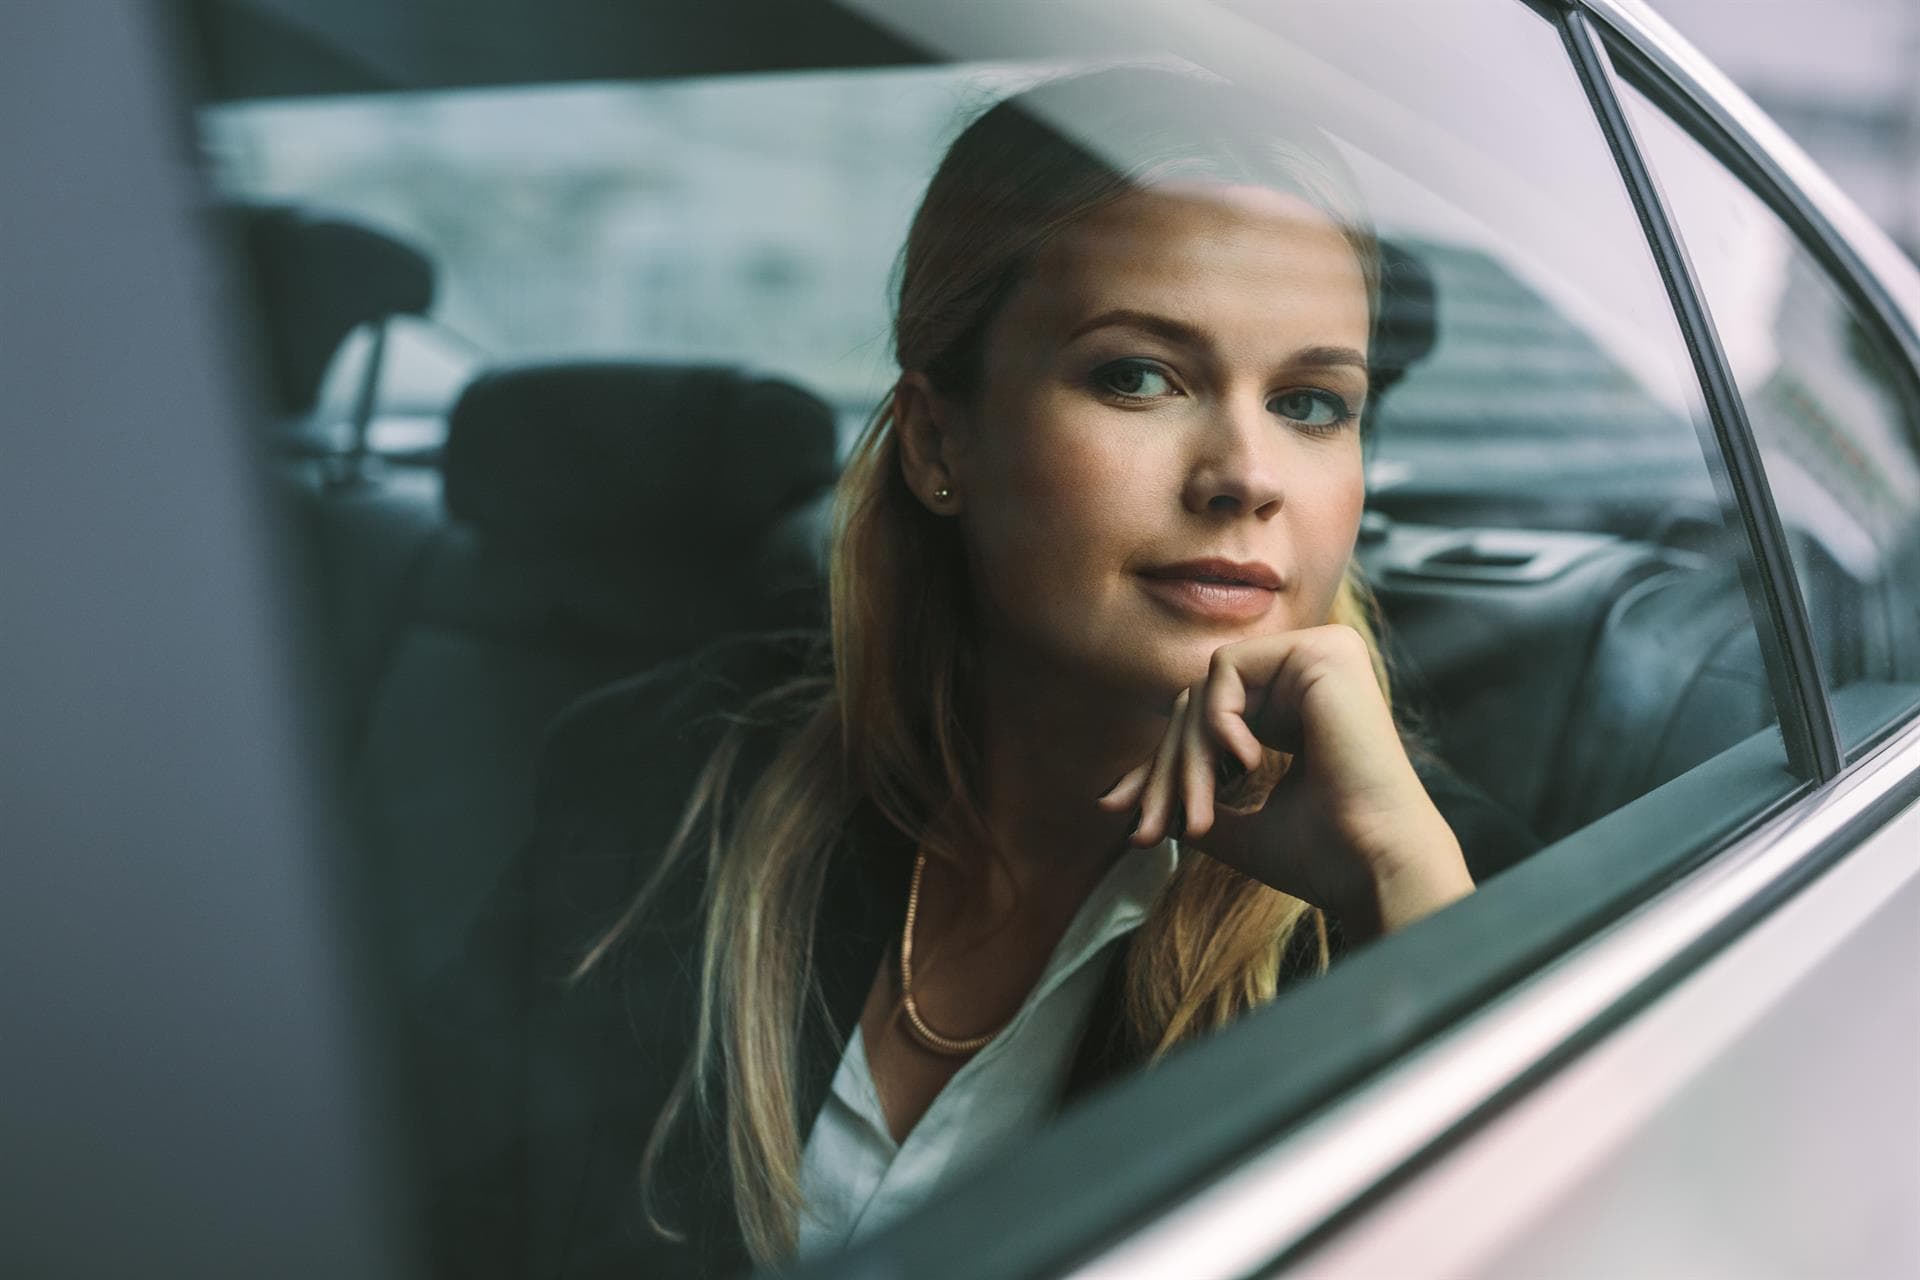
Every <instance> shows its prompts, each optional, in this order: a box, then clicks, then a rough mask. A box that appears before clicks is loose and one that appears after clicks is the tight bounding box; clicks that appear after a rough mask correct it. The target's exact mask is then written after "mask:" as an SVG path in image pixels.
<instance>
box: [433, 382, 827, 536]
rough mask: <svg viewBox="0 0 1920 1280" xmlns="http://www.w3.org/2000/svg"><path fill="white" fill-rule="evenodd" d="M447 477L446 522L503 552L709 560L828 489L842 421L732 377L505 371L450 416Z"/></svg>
mask: <svg viewBox="0 0 1920 1280" xmlns="http://www.w3.org/2000/svg"><path fill="white" fill-rule="evenodd" d="M441 470H442V472H443V474H444V479H445V489H444V492H445V500H446V504H447V510H448V511H449V512H450V513H451V514H452V515H453V516H454V517H455V518H456V519H458V520H462V521H465V522H466V523H468V524H471V525H474V526H476V527H477V528H478V529H480V530H481V531H482V532H483V533H484V534H485V535H487V536H488V537H489V538H490V539H493V540H495V541H497V542H499V543H502V544H504V545H510V546H516V547H524V548H532V549H539V550H547V551H555V550H569V551H579V552H585V553H590V554H594V555H607V554H616V555H618V554H631V553H633V552H635V551H644V552H646V553H647V554H650V555H659V554H667V555H672V556H675V557H679V558H683V559H684V558H689V557H694V558H698V557H700V556H701V555H702V554H703V552H706V551H726V550H735V549H738V548H740V547H743V546H745V545H746V544H748V543H749V542H751V541H753V540H754V539H756V538H757V537H758V536H759V535H760V534H761V533H762V532H763V531H764V530H765V529H766V527H767V526H768V525H769V524H770V523H772V521H773V520H774V519H775V518H776V517H778V516H779V515H780V514H781V512H783V511H784V510H786V509H787V508H789V507H791V506H792V505H794V504H795V503H797V502H799V501H800V500H801V499H803V498H805V497H807V496H808V495H809V494H812V493H815V492H817V491H818V490H819V489H820V488H822V487H823V486H825V485H828V484H831V483H832V482H833V479H834V474H835V467H834V430H833V414H832V411H831V410H829V409H828V408H827V406H826V405H825V404H823V403H822V402H821V401H820V400H819V399H817V398H816V397H814V396H812V395H810V394H809V393H807V392H805V391H802V390H801V389H800V388H798V387H796V386H793V385H791V384H790V383H785V382H780V381H776V380H774V379H770V378H758V377H752V376H749V375H747V374H743V373H740V372H738V371H737V370H733V369H728V368H721V367H712V366H707V367H701V366H687V365H668V364H638V363H625V362H619V363H615V362H607V363H583V364H555V365H534V366H527V367H523V368H515V369H504V370H496V371H493V372H489V373H485V374H482V375H481V376H480V377H479V378H477V379H475V380H474V381H473V382H472V383H471V384H470V385H469V386H468V387H467V389H466V391H465V392H463V393H462V394H461V396H460V399H459V402H458V403H456V404H455V405H454V407H453V414H452V417H451V419H450V420H449V422H448V424H447V444H446V450H445V453H444V454H443V456H442V460H441Z"/></svg>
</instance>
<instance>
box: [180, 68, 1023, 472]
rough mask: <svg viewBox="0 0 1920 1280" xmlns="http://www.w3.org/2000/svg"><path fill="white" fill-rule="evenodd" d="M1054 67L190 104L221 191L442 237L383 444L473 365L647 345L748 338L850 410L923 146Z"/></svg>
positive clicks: (328, 411) (321, 422)
mask: <svg viewBox="0 0 1920 1280" xmlns="http://www.w3.org/2000/svg"><path fill="white" fill-rule="evenodd" d="M1044 74H1045V69H1044V68H1036V67H1012V66H1006V67H996V66H992V65H984V66H975V67H967V68H955V67H950V66H938V67H925V68H897V69H863V70H841V71H834V70H824V71H819V72H811V73H795V74H789V75H762V76H727V77H709V78H696V79H691V80H670V81H653V82H640V83H624V84H586V85H546V86H514V87H505V88H501V87H479V88H455V89H448V90H443V91H437V92H421V93H407V94H390V93H389V94H360V95H349V96H341V97H324V98H311V99H292V100H286V99H275V100H270V101H264V102H262V101H243V102H234V103H222V104H218V105H214V106H210V107H208V108H207V109H205V110H204V111H203V112H202V113H201V119H200V124H201V145H202V148H203V151H204V154H205V156H206V158H207V162H208V166H209V173H210V176H211V178H212V181H213V182H214V184H215V187H216V189H217V190H218V192H219V193H220V195H221V197H222V198H223V199H224V200H226V201H229V202H233V203H235V204H240V205H248V206H251V205H258V204H293V205H295V206H298V207H300V208H302V209H305V210H311V211H315V212H326V213H331V214H335V215H340V216H344V217H348V218H351V219H354V220H357V221H359V222H362V223H365V224H367V225H369V226H371V227H374V228H377V229H380V230H383V231H386V232H388V233H390V234H392V235H394V236H397V237H398V238H400V239H402V240H404V241H406V242H407V243H409V244H413V245H417V246H418V247H419V248H420V249H421V250H422V251H423V252H425V253H427V254H428V255H430V257H431V259H432V261H433V264H434V267H435V270H436V273H437V281H436V285H437V287H436V296H435V298H434V302H433V306H432V308H431V311H430V312H429V314H428V315H427V316H425V317H418V318H416V317H412V316H403V317H401V318H400V320H399V321H398V323H396V324H394V325H393V326H391V331H390V333H389V339H388V348H387V351H386V354H385V367H384V369H383V371H382V375H381V379H380V387H379V401H380V408H381V413H380V417H379V420H378V421H377V422H376V423H375V427H374V429H375V437H376V438H375V442H374V443H375V448H376V450H378V451H382V452H397V451H402V450H409V449H418V448H421V447H423V446H425V445H431V444H437V443H438V439H437V438H436V437H435V435H434V433H433V431H432V430H431V427H432V425H433V424H436V423H437V424H439V425H441V426H444V415H445V411H446V409H447V408H449V407H450V406H451V404H452V402H453V400H454V398H455V397H456V396H457V395H458V393H459V391H460V389H461V387H462V386H464V385H465V383H466V382H467V381H468V380H469V379H470V378H471V377H472V376H473V374H474V373H475V372H477V371H478V370H479V369H480V368H482V367H483V366H485V365H488V364H500V363H507V362H516V361H533V360H551V359H556V358H567V359H580V358H583V357H595V358H617V357H624V356H630V355H632V354H634V353H636V352H645V353H647V354H648V355H649V356H651V357H653V358H656V359H661V360H672V361H680V362H689V361H696V362H697V361H714V362H723V363H734V362H739V361H743V360H744V361H749V362H751V363H752V364H753V365H755V366H756V367H758V368H763V369H766V370H768V371H771V372H777V373H780V374H783V375H786V376H788V377H792V378H795V379H798V380H799V381H800V382H802V383H803V384H804V385H806V386H808V387H810V388H812V389H814V390H815V391H816V392H818V393H819V394H820V395H822V396H823V397H825V398H826V399H827V400H828V402H829V403H831V404H832V405H833V406H834V408H835V410H836V412H838V413H839V414H841V415H842V416H843V417H844V419H845V421H846V423H847V424H848V427H849V429H851V426H852V425H853V424H857V422H858V421H859V420H860V419H862V418H864V417H865V415H866V414H867V412H868V411H870V410H871V408H872V406H873V404H874V402H875V401H876V400H877V399H878V398H879V394H880V392H881V390H882V389H883V388H884V387H885V386H886V384H887V382H888V381H889V380H890V375H889V372H888V367H887V366H888V364H889V352H888V347H887V343H886V340H885V330H886V288H887V272H888V271H889V269H890V268H891V267H892V265H893V260H894V256H895V253H896V251H897V250H898V248H899V245H898V244H897V239H898V235H899V231H900V228H901V227H902V226H904V225H905V223H906V220H907V217H908V216H909V215H910V214H911V213H912V210H913V204H914V201H915V200H916V199H917V197H918V195H919V188H920V186H921V185H922V184H924V182H925V178H926V174H925V172H924V171H923V169H924V167H925V165H926V163H927V160H926V157H928V156H929V155H932V154H933V153H934V152H935V151H936V147H937V144H938V143H939V142H940V141H941V139H942V137H943V135H945V134H948V133H951V132H952V130H953V127H954V124H955V121H956V120H957V119H958V118H959V117H960V116H962V115H963V114H964V113H965V111H966V109H967V108H968V106H969V105H979V104H982V103H985V102H987V101H990V100H991V98H992V97H993V96H994V95H995V94H996V93H999V92H1006V91H1008V90H1010V89H1012V88H1013V87H1016V86H1018V85H1019V84H1021V83H1026V82H1031V81H1032V80H1034V79H1036V78H1038V77H1040V76H1042V75H1044ZM876 102H884V103H886V104H887V109H886V110H885V111H879V112H876V111H874V110H873V109H872V108H873V104H874V103H876ZM908 157H912V158H913V160H912V161H911V162H910V161H909V160H908ZM800 315H804V316H806V317H807V322H806V323H804V324H802V323H797V322H795V320H794V319H793V317H796V316H800ZM367 346H368V336H367V333H366V332H365V331H364V330H360V331H356V332H354V333H353V334H351V335H350V336H349V338H348V340H346V341H344V342H342V343H341V345H340V346H339V348H338V349H337V351H336V352H335V353H334V356H333V359H332V361H331V365H330V369H331V376H330V377H329V379H328V380H327V382H326V384H325V386H324V388H323V395H322V397H321V401H320V405H319V406H318V413H317V414H316V415H315V416H316V418H317V419H318V421H315V422H311V423H306V424H304V425H306V426H307V428H308V429H309V430H310V431H316V432H320V433H325V432H326V431H328V430H334V431H336V432H337V429H338V424H339V423H340V422H341V420H343V419H345V418H346V417H348V416H349V415H350V414H351V412H352V405H353V400H354V396H355V394H356V391H357V388H358V382H359V377H360V375H361V373H362V372H363V370H364V366H365V361H366V358H367Z"/></svg>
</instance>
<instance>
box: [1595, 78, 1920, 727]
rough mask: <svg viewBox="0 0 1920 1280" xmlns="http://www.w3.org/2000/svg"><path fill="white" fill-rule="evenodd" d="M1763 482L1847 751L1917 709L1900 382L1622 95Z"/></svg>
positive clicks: (1913, 493) (1897, 358)
mask: <svg viewBox="0 0 1920 1280" xmlns="http://www.w3.org/2000/svg"><path fill="white" fill-rule="evenodd" d="M1624 95H1625V100H1626V104H1627V107H1628V110H1629V112H1630V114H1631V116H1632V119H1633V122H1634V125H1635V127H1636V129H1638V130H1639V132H1640V134H1641V140H1642V144H1643V145H1644V146H1645V148H1646V152H1647V157H1648V160H1649V162H1650V163H1651V164H1652V166H1653V168H1654V171H1655V174H1656V175H1657V177H1658V178H1659V181H1660V183H1661V186H1662V189H1663V191H1664V193H1665V196H1666V199H1667V202H1668V204H1669V206H1670V209H1671V213H1672V216H1673V218H1674V220H1675V222H1676V223H1677V224H1678V226H1679V230H1680V232H1681V235H1682V236H1683V237H1684V239H1685V242H1686V247H1687V254H1688V257H1689V258H1690V259H1691V260H1692V262H1693V266H1694V270H1695V272H1696V273H1697V274H1698V277H1699V280H1700V287H1701V289H1702V291H1703V292H1704V293H1705V294H1706V300H1707V304H1708V306H1709V308H1710V309H1711V311H1712V314H1713V320H1714V327H1715V328H1716V329H1717V330H1718V332H1719V334H1720V340H1721V343H1722V344H1723V345H1724V346H1725V348H1726V351H1727V358H1728V362H1729V363H1730V364H1731V366H1732V369H1733V376H1734V380H1735V382H1736V383H1737V384H1738V386H1739V389H1740V394H1741V398H1742V400H1743V401H1744V404H1745V408H1746V415H1747V419H1748V421H1749V422H1750V423H1751V424H1752V427H1753V433H1754V438H1755V440H1756V441H1757V442H1758V444H1759V446H1760V452H1761V457H1762V459H1763V460H1764V462H1765V464H1766V468H1767V478H1768V482H1769V484H1770V485H1771V487H1772V490H1773V497H1774V502H1775V504H1776V505H1777V506H1778V508H1779V510H1780V516H1781V520H1782V521H1783V523H1784V524H1785V526H1786V530H1787V535H1788V548H1789V550H1790V551H1791V552H1792V556H1793V565H1794V569H1795V571H1796V573H1797V575H1798V577H1799V580H1800V588H1801V591H1802V592H1803V594H1804V596H1805V599H1806V605H1807V613H1808V616H1809V617H1810V619H1811V621H1812V623H1813V638H1814V644H1815V648H1816V650H1817V651H1818V654H1819V658H1820V666H1821V670H1822V673H1823V674H1824V675H1825V676H1826V679H1827V682H1828V685H1829V686H1830V688H1831V689H1832V690H1833V691H1834V696H1835V705H1836V711H1837V712H1838V714H1839V716H1840V721H1841V727H1842V731H1843V733H1845V734H1846V736H1847V744H1846V745H1847V746H1848V747H1850V748H1857V747H1859V746H1860V745H1861V744H1862V743H1863V742H1865V741H1867V740H1869V739H1870V738H1872V737H1873V736H1874V734H1875V733H1876V732H1877V731H1878V730H1879V729H1881V728H1883V727H1884V726H1885V725H1886V724H1887V723H1888V721H1889V720H1890V719H1891V718H1892V717H1894V716H1896V715H1898V714H1899V713H1900V712H1902V711H1904V710H1906V709H1907V708H1908V707H1910V706H1911V705H1912V704H1913V702H1914V699H1915V697H1916V696H1917V695H1920V688H1916V684H1917V683H1920V629H1916V628H1915V625H1914V622H1915V619H1916V618H1920V434H1917V433H1916V429H1915V427H1916V422H1920V416H1917V415H1916V411H1915V409H1916V401H1915V398H1914V391H1913V383H1912V379H1911V376H1910V374H1909V373H1908V372H1907V371H1906V366H1905V362H1904V360H1903V358H1902V357H1901V355H1900V354H1899V352H1898V351H1897V350H1896V349H1895V348H1894V347H1893V345H1892V343H1891V341H1890V340H1889V339H1888V337H1887V336H1886V334H1885V331H1884V329H1883V327H1882V326H1881V324H1880V323H1879V321H1878V320H1877V319H1876V318H1875V317H1873V316H1871V315H1869V314H1867V313H1866V312H1865V311H1864V310H1863V309H1862V308H1861V306H1860V304H1858V303H1857V302H1856V301H1855V300H1854V299H1853V297H1852V296H1850V294H1849V293H1848V291H1847V290H1845V289H1843V288H1842V287H1841V285H1840V284H1839V282H1838V281H1836V280H1835V279H1834V277H1833V276H1832V275H1831V274H1830V273H1829V272H1828V270H1827V269H1826V267H1824V266H1823V265H1822V264H1821V261H1820V260H1819V259H1818V258H1817V257H1816V256H1815V255H1814V254H1813V253H1812V252H1811V251H1810V250H1809V249H1808V248H1807V246H1806V245H1805V244H1804V243H1803V242H1802V241H1801V240H1800V238H1799V237H1798V236H1797V235H1795V234H1794V233H1793V231H1792V230H1791V229H1790V228H1789V227H1788V226H1787V225H1786V223H1785V222H1784V221H1783V220H1782V219H1781V218H1780V217H1779V215H1777V214H1776V213H1774V212H1773V211H1772V210H1771V209H1770V208H1768V207H1767V205H1766V203H1765V202H1764V201H1762V200H1761V199H1760V198H1759V196H1757V195H1756V194H1755V193H1754V192H1753V190H1752V189H1751V188H1749V187H1748V186H1747V185H1746V184H1745V183H1743V182H1741V181H1740V180H1739V179H1738V178H1737V177H1735V176H1734V174H1732V173H1731V172H1729V171H1728V169H1727V168H1726V166H1724V165H1722V164H1721V163H1720V162H1719V161H1718V160H1717V159H1715V158H1714V157H1713V155H1712V154H1711V153H1709V152H1708V151H1707V149H1706V148H1705V147H1703V146H1701V145H1700V143H1699V142H1698V141H1696V140H1695V139H1694V138H1692V137H1691V136H1690V135H1688V134H1687V133H1686V132H1685V131H1684V130H1683V129H1681V128H1680V127H1679V126H1678V125H1677V124H1675V123H1674V121H1673V120H1672V119H1671V118H1670V117H1668V116H1667V115H1666V114H1665V113H1664V112H1662V111H1661V110H1660V109H1659V108H1658V107H1656V106H1655V105H1654V104H1653V103H1651V102H1650V101H1648V100H1647V98H1646V97H1645V96H1644V95H1643V94H1641V93H1640V92H1639V91H1638V90H1637V89H1634V88H1632V87H1631V86H1627V87H1626V88H1625V90H1624Z"/></svg>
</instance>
